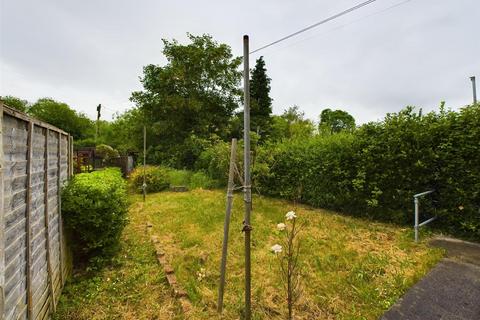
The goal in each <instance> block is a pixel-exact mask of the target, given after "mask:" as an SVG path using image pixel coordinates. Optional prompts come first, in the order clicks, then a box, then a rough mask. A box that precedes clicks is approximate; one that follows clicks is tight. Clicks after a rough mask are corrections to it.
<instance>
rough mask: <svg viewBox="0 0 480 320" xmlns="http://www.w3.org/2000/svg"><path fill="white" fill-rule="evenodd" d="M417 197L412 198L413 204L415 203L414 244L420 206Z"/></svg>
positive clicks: (416, 240) (416, 235)
mask: <svg viewBox="0 0 480 320" xmlns="http://www.w3.org/2000/svg"><path fill="white" fill-rule="evenodd" d="M419 201H420V200H418V198H417V197H415V198H414V200H413V202H414V203H415V226H414V229H415V242H418V228H419V227H418V215H419V214H420V205H419Z"/></svg>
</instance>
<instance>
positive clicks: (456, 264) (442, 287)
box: [382, 238, 480, 320]
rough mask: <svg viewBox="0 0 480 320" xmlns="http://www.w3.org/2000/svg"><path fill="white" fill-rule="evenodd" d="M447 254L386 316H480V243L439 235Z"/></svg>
mask: <svg viewBox="0 0 480 320" xmlns="http://www.w3.org/2000/svg"><path fill="white" fill-rule="evenodd" d="M431 245H433V246H436V247H441V248H444V249H445V250H446V251H447V256H446V258H444V259H443V260H442V261H440V263H438V264H437V266H435V268H433V269H432V271H430V272H429V273H428V274H427V276H425V277H424V278H423V279H422V280H421V281H419V282H418V283H417V284H416V285H415V286H413V287H412V288H411V289H410V290H409V291H408V292H407V294H405V296H404V297H403V298H401V299H400V300H399V301H398V302H397V303H396V304H395V305H394V306H393V307H392V308H391V309H390V310H389V311H388V312H387V313H386V314H385V315H384V316H383V318H382V319H383V320H401V319H409V320H417V319H418V320H434V319H435V320H436V319H455V320H456V319H458V320H462V319H465V320H471V319H480V245H479V244H474V243H468V242H464V241H459V240H455V239H449V238H438V239H434V240H432V241H431Z"/></svg>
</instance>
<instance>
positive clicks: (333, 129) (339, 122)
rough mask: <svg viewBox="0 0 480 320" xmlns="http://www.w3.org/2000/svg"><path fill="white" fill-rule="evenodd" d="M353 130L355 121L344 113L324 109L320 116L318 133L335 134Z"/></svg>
mask: <svg viewBox="0 0 480 320" xmlns="http://www.w3.org/2000/svg"><path fill="white" fill-rule="evenodd" d="M353 129H355V119H354V118H353V116H351V115H350V114H349V113H348V112H346V111H343V110H331V109H324V110H323V111H322V113H321V114H320V123H319V131H320V132H324V131H327V132H330V133H337V132H340V131H344V130H346V131H351V130H353Z"/></svg>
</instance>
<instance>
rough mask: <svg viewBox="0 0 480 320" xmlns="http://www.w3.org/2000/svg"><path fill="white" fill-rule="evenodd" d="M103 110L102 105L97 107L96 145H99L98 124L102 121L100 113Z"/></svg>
mask: <svg viewBox="0 0 480 320" xmlns="http://www.w3.org/2000/svg"><path fill="white" fill-rule="evenodd" d="M101 110H102V105H101V104H99V105H98V106H97V123H96V128H95V144H96V143H97V137H98V122H99V121H100V112H101Z"/></svg>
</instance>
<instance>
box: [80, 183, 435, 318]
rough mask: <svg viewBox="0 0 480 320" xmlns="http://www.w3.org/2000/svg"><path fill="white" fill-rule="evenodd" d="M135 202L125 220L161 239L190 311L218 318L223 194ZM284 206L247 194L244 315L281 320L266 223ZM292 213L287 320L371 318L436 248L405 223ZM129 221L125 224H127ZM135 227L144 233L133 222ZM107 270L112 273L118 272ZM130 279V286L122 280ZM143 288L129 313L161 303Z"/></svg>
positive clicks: (237, 248)
mask: <svg viewBox="0 0 480 320" xmlns="http://www.w3.org/2000/svg"><path fill="white" fill-rule="evenodd" d="M140 199H141V198H140V197H139V196H134V197H133V200H134V201H137V204H136V205H134V206H132V209H131V211H130V215H131V218H132V220H133V222H134V223H135V221H137V222H138V221H140V220H141V221H147V220H148V221H151V222H152V223H153V225H154V227H153V232H154V233H155V234H156V235H157V236H159V238H160V239H161V241H162V244H163V246H164V249H165V251H166V254H167V257H168V258H169V259H170V260H171V263H172V266H173V267H174V269H175V272H176V275H177V278H178V281H179V282H180V284H181V285H182V286H183V287H184V288H185V289H186V290H187V292H188V295H189V297H190V299H191V300H192V302H193V304H194V316H193V317H194V318H195V319H210V318H218V315H217V314H216V312H215V306H216V299H217V286H218V278H219V261H220V252H221V242H222V233H223V218H224V210H225V195H224V193H223V192H222V191H207V190H194V191H191V192H188V193H172V192H165V193H158V194H152V195H149V196H148V197H147V202H146V204H145V205H144V204H143V203H139V202H140V201H141V200H140ZM241 201H242V196H241V195H236V197H235V203H234V211H233V216H232V223H231V230H230V243H229V256H228V270H227V286H226V293H225V312H224V317H223V318H224V319H238V318H239V317H240V315H241V314H242V303H243V234H242V233H241V232H240V230H241V227H242V220H243V204H242V203H241ZM290 209H292V206H291V204H289V203H288V202H285V201H281V200H274V199H269V198H263V197H255V198H254V211H253V216H252V225H253V228H254V229H253V232H252V250H253V251H252V274H253V283H252V285H253V290H252V294H253V297H252V300H253V308H254V310H253V311H254V319H277V318H278V319H284V318H285V316H284V315H285V309H286V303H285V298H284V293H283V290H282V284H281V283H280V282H279V272H278V264H277V261H276V259H275V257H274V256H273V254H272V253H270V251H269V248H270V246H271V245H273V244H274V243H275V242H276V239H277V237H278V234H276V231H275V225H276V224H277V223H278V222H282V221H283V220H284V214H285V213H286V212H287V211H288V210H290ZM297 213H298V216H299V219H301V220H303V221H304V222H305V223H306V227H305V229H304V230H303V233H302V236H301V238H302V260H303V266H302V267H303V271H304V276H303V297H302V299H301V301H300V302H299V303H298V305H297V308H296V314H295V318H296V319H377V318H378V317H379V316H380V315H381V314H382V313H383V312H384V311H385V310H387V309H388V308H389V307H390V306H391V305H392V304H393V303H394V302H395V301H396V299H397V298H398V297H400V296H401V295H402V294H403V293H404V292H405V291H406V290H407V289H408V288H409V287H410V286H411V285H412V284H413V283H415V282H416V281H417V280H418V279H419V278H420V277H421V276H423V275H424V274H425V273H426V272H427V271H428V270H429V269H430V268H431V267H432V266H433V265H434V264H435V263H436V262H437V261H438V260H439V259H440V257H441V255H442V253H441V252H440V251H439V250H436V249H430V248H428V247H427V246H426V245H425V243H424V242H423V243H420V244H415V243H413V241H412V236H411V232H410V231H408V230H407V229H402V228H399V227H396V226H391V225H387V224H381V223H375V222H371V221H367V220H362V219H356V218H351V217H346V216H342V215H338V214H335V213H334V212H327V211H324V210H318V209H312V208H310V207H307V206H300V207H298V208H297ZM130 228H131V231H133V230H134V228H135V227H132V226H131V227H130ZM137 232H139V233H142V232H144V231H143V230H142V229H141V228H137ZM131 236H133V234H132V235H131ZM149 250H150V249H149ZM149 263H150V262H149ZM132 267H133V265H132ZM200 268H205V269H206V277H205V278H198V275H197V273H198V271H200ZM152 270H153V269H152ZM112 272H115V273H116V274H118V272H119V271H112ZM152 277H153V279H156V280H155V281H153V282H152V283H151V284H149V285H152V286H157V287H161V288H162V290H163V282H162V281H161V277H162V275H161V274H160V271H159V273H158V275H157V277H155V276H154V275H152ZM145 285H147V284H145ZM132 286H138V284H136V282H132ZM142 288H143V286H142ZM144 289H145V290H142V291H141V292H139V293H138V297H139V299H145V300H144V301H145V302H144V303H140V304H135V303H132V304H131V305H130V307H129V310H131V312H141V311H140V310H137V309H136V308H140V309H141V308H150V306H149V303H150V302H152V301H155V303H162V302H161V301H159V298H152V297H151V295H156V296H157V297H158V296H159V293H158V292H157V293H155V292H156V291H157V290H155V289H153V287H152V290H148V289H147V288H146V287H145V288H144ZM130 291H135V290H134V289H132V290H129V292H130ZM112 294H113V293H112ZM140 297H141V298H140ZM117 298H118V299H123V300H124V301H125V302H128V301H129V299H128V298H127V297H125V296H120V294H117ZM104 299H106V300H103V301H102V299H100V303H108V301H109V299H113V296H111V297H108V298H106V297H105V298H104ZM94 300H95V299H94ZM164 301H165V303H166V304H167V306H166V307H165V308H166V309H165V310H166V311H167V310H168V311H172V310H174V308H172V307H169V305H170V304H171V302H170V300H168V299H165V300H164ZM159 308H160V307H159ZM107 310H110V309H107ZM121 311H122V310H121V309H119V310H118V312H121ZM82 319H83V318H82Z"/></svg>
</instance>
